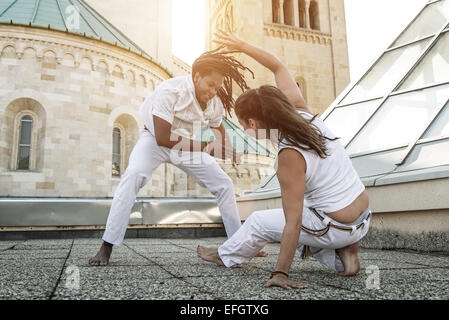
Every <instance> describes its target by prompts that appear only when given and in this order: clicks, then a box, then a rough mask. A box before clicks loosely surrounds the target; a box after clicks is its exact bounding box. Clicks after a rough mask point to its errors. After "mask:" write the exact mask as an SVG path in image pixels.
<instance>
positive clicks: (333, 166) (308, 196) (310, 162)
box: [275, 111, 365, 212]
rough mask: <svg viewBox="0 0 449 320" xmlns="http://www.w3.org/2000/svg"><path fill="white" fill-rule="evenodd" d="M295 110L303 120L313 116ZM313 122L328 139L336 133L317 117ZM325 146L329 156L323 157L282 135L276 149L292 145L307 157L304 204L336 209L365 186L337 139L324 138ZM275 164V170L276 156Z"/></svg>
mask: <svg viewBox="0 0 449 320" xmlns="http://www.w3.org/2000/svg"><path fill="white" fill-rule="evenodd" d="M298 113H299V114H300V115H301V116H302V117H303V118H305V119H306V120H310V119H312V118H313V116H312V115H311V114H309V113H306V112H302V111H298ZM312 123H313V124H314V125H315V126H316V127H317V128H318V129H319V130H320V131H321V133H322V134H323V135H324V136H326V137H328V138H330V139H333V138H335V135H334V134H333V133H332V132H331V131H330V130H329V129H328V128H327V127H326V125H325V124H324V122H323V121H322V120H321V119H319V118H318V117H316V118H315V120H314V121H313V122H312ZM326 147H327V153H328V154H329V156H328V157H327V158H325V159H323V158H321V157H320V156H319V155H318V154H317V153H316V152H315V151H313V150H310V151H308V150H304V149H301V148H297V147H294V146H289V145H286V144H285V139H284V140H283V141H281V143H280V144H279V152H280V151H281V150H282V149H285V148H291V149H295V150H297V151H298V152H300V153H301V154H302V155H303V157H304V159H305V161H306V166H307V167H306V189H305V193H304V207H309V208H315V209H317V210H321V211H323V212H335V211H338V210H341V209H343V208H345V207H347V206H348V205H350V204H351V203H352V202H353V201H354V200H355V199H356V198H357V197H358V196H359V195H360V194H361V193H362V192H363V191H364V190H365V186H364V185H363V183H362V181H361V180H360V177H359V176H358V174H357V172H356V171H355V169H354V167H353V166H352V162H351V160H350V159H349V156H348V155H347V153H346V150H345V148H344V147H343V145H342V144H341V142H340V140H335V141H330V140H328V139H326ZM275 168H276V170H277V159H276V164H275Z"/></svg>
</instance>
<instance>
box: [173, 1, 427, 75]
mask: <svg viewBox="0 0 449 320" xmlns="http://www.w3.org/2000/svg"><path fill="white" fill-rule="evenodd" d="M331 1H332V0H331ZM344 1H345V10H346V13H345V15H346V29H347V36H348V53H349V68H350V73H351V81H354V80H357V78H358V77H360V76H361V75H362V74H363V73H364V72H365V71H366V70H367V69H368V67H369V66H370V65H371V64H372V63H373V62H374V59H376V58H377V57H378V56H379V55H380V53H381V51H383V50H385V49H386V48H387V47H388V46H389V45H390V44H391V43H392V42H393V40H394V39H395V38H396V37H397V36H398V35H399V33H400V32H401V31H402V30H403V29H404V28H405V27H406V26H407V25H408V23H409V22H410V21H411V20H412V19H413V18H414V17H415V16H416V14H417V13H418V12H419V10H420V9H421V8H422V7H423V6H424V5H425V3H427V2H428V0H344ZM204 15H205V8H204V0H173V44H172V45H173V53H174V54H175V55H176V56H177V57H179V58H180V59H182V60H184V61H185V62H187V63H189V64H191V63H192V62H193V61H194V60H195V59H196V58H197V57H198V56H199V55H200V54H201V53H202V52H204V50H205V27H204V26H205V23H206V22H205V17H204ZM192 17H194V18H193V19H192Z"/></svg>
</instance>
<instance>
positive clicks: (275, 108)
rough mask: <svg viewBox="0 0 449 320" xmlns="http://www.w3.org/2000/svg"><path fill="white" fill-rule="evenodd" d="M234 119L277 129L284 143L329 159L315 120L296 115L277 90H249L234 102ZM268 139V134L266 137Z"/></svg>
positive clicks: (283, 95) (268, 86) (270, 87)
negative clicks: (255, 122)
mask: <svg viewBox="0 0 449 320" xmlns="http://www.w3.org/2000/svg"><path fill="white" fill-rule="evenodd" d="M235 113H236V115H237V117H238V118H239V119H241V120H243V121H245V122H248V119H255V120H258V121H260V122H261V125H263V126H264V129H266V130H270V129H277V130H278V134H279V136H277V137H276V138H277V139H278V141H279V142H280V137H281V136H283V137H284V138H285V140H286V141H285V143H286V144H288V145H291V146H295V147H298V148H301V149H304V150H314V151H315V152H316V153H317V154H318V155H319V156H320V157H321V158H323V159H324V158H326V157H327V156H329V154H328V153H327V151H328V150H327V148H326V139H327V140H331V141H334V140H337V139H339V138H334V139H330V138H328V137H326V136H324V135H323V134H322V133H321V132H320V130H319V129H318V128H317V127H316V126H315V125H314V124H313V123H312V122H313V120H315V118H316V117H317V115H315V116H314V117H313V119H311V120H306V119H304V118H303V117H302V116H301V115H299V114H298V112H297V111H296V109H295V108H294V107H293V105H292V104H291V103H290V101H289V100H288V98H287V96H286V95H285V94H284V93H283V92H282V91H281V90H279V89H278V88H276V87H274V86H270V85H265V86H261V87H260V88H259V89H251V90H249V91H246V92H245V93H244V94H242V95H241V96H240V97H239V98H238V99H237V101H236V103H235ZM270 136H271V135H270Z"/></svg>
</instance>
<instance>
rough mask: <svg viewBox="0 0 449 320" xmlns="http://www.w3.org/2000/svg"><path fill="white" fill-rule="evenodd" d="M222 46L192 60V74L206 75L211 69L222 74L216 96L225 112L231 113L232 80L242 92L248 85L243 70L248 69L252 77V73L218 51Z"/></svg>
mask: <svg viewBox="0 0 449 320" xmlns="http://www.w3.org/2000/svg"><path fill="white" fill-rule="evenodd" d="M221 49H222V47H219V48H217V49H215V50H212V51H207V52H205V53H203V54H202V55H201V56H200V57H199V58H198V59H196V60H195V61H194V62H193V65H192V74H193V75H194V74H195V73H196V72H199V73H200V74H201V75H206V74H208V73H209V72H211V71H216V72H218V73H220V74H221V75H223V76H224V81H223V86H222V87H221V88H220V89H219V90H218V92H217V96H218V97H219V98H220V100H221V101H222V102H223V106H224V108H225V110H226V111H227V113H228V114H229V115H231V109H232V108H233V107H234V103H235V101H234V97H233V95H232V81H235V83H236V84H237V85H238V86H239V87H240V89H241V90H242V91H243V92H244V91H245V90H247V89H248V88H249V87H248V85H247V84H246V81H245V76H244V75H243V72H244V71H245V70H246V71H249V72H250V73H251V75H252V76H253V78H254V73H253V72H252V71H251V70H250V69H249V68H247V67H245V66H244V65H242V64H241V63H240V62H239V61H238V60H237V59H235V58H234V57H232V56H227V55H225V54H222V53H220V52H218V51H219V50H221Z"/></svg>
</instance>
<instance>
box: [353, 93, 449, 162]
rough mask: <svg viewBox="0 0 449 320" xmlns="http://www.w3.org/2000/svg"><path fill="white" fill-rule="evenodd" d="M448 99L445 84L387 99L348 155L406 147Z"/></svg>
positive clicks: (355, 141)
mask: <svg viewBox="0 0 449 320" xmlns="http://www.w3.org/2000/svg"><path fill="white" fill-rule="evenodd" d="M448 99H449V85H442V86H438V87H431V88H427V89H423V90H418V91H414V92H409V93H404V94H400V95H396V96H392V97H390V98H389V99H388V100H387V101H386V102H385V103H384V105H383V106H382V107H381V108H380V109H379V111H378V112H377V113H376V114H375V115H374V116H373V117H372V118H371V120H370V121H369V122H368V124H367V125H366V126H365V127H364V128H363V129H362V131H361V132H360V133H359V134H358V136H357V137H356V138H355V139H354V140H353V141H352V142H351V143H350V144H349V146H348V148H347V151H348V153H349V154H355V153H361V152H369V151H373V150H378V149H387V148H389V147H394V146H397V145H401V144H409V143H410V142H412V141H413V139H415V138H416V135H417V134H418V132H419V130H424V126H425V125H426V123H427V122H428V121H430V119H431V117H433V116H434V115H435V112H436V109H437V108H439V107H441V105H443V104H444V103H445V102H446V101H447V100H448Z"/></svg>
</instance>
